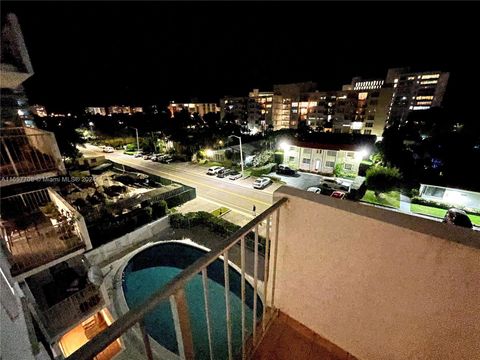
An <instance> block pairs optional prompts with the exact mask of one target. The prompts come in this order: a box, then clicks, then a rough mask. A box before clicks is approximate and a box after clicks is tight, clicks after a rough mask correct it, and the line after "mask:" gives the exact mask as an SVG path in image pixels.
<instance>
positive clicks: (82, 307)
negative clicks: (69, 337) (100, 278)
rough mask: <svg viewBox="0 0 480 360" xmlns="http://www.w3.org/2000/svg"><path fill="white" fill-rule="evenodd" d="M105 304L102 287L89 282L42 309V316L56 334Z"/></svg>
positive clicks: (48, 327)
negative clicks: (80, 288)
mask: <svg viewBox="0 0 480 360" xmlns="http://www.w3.org/2000/svg"><path fill="white" fill-rule="evenodd" d="M103 305H104V301H103V298H102V295H101V294H100V289H99V288H98V287H96V286H94V285H92V284H88V285H87V286H86V287H85V288H84V289H82V290H80V291H78V292H76V293H75V294H73V295H71V296H69V297H68V298H66V299H65V300H63V301H61V302H59V303H57V304H55V305H53V306H52V307H50V308H48V309H47V310H45V311H41V313H40V316H41V318H42V320H43V323H44V324H45V325H46V327H47V329H48V331H49V333H50V334H52V335H54V334H57V333H59V332H61V331H62V330H64V329H66V328H68V327H69V326H71V325H72V324H76V323H77V322H78V321H79V320H81V319H83V318H84V317H86V316H88V315H90V314H92V313H93V312H94V311H96V310H99V309H101V308H102V306H103Z"/></svg>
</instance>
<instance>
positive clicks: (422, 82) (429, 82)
mask: <svg viewBox="0 0 480 360" xmlns="http://www.w3.org/2000/svg"><path fill="white" fill-rule="evenodd" d="M437 82H438V80H427V81H420V85H431V84H436V83H437Z"/></svg>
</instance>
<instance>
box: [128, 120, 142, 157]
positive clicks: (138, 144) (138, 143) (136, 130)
mask: <svg viewBox="0 0 480 360" xmlns="http://www.w3.org/2000/svg"><path fill="white" fill-rule="evenodd" d="M130 128H132V129H135V135H136V136H137V153H140V142H139V141H138V129H137V128H134V127H133V126H130Z"/></svg>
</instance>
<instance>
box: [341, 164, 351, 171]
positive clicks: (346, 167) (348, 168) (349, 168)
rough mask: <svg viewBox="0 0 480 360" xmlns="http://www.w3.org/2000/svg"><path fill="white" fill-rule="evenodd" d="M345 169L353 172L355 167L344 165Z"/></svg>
mask: <svg viewBox="0 0 480 360" xmlns="http://www.w3.org/2000/svg"><path fill="white" fill-rule="evenodd" d="M343 168H344V169H345V170H349V171H351V170H352V169H353V165H352V164H344V165H343Z"/></svg>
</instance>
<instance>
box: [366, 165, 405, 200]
mask: <svg viewBox="0 0 480 360" xmlns="http://www.w3.org/2000/svg"><path fill="white" fill-rule="evenodd" d="M401 178H402V175H401V174H400V171H399V170H398V169H397V168H389V167H384V166H374V167H371V168H370V169H368V170H367V176H366V179H365V185H366V186H367V189H369V190H372V191H374V192H375V196H376V197H379V196H380V193H382V192H388V191H392V190H394V189H395V188H397V187H398V186H399V184H400V180H401Z"/></svg>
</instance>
